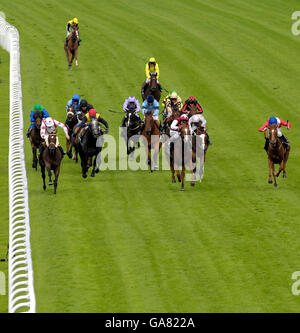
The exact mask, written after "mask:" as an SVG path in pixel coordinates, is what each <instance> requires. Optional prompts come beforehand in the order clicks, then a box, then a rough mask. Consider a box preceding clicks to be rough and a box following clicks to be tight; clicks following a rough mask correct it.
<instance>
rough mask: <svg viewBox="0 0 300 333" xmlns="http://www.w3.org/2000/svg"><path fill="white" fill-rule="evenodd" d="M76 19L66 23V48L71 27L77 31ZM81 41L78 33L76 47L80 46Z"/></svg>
mask: <svg viewBox="0 0 300 333" xmlns="http://www.w3.org/2000/svg"><path fill="white" fill-rule="evenodd" d="M78 23H79V21H78V18H76V17H74V18H73V20H70V21H69V22H68V23H67V26H66V30H67V37H66V46H68V40H69V36H70V35H71V33H72V31H73V27H74V26H77V29H78V30H79V26H78ZM80 42H81V39H80V38H79V33H78V46H79V45H80Z"/></svg>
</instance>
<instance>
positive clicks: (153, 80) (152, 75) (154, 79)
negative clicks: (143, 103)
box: [149, 73, 158, 91]
mask: <svg viewBox="0 0 300 333" xmlns="http://www.w3.org/2000/svg"><path fill="white" fill-rule="evenodd" d="M149 87H150V90H151V91H155V90H157V89H158V84H157V74H156V73H150V84H149Z"/></svg>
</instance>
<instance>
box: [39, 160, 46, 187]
mask: <svg viewBox="0 0 300 333" xmlns="http://www.w3.org/2000/svg"><path fill="white" fill-rule="evenodd" d="M40 167H41V173H42V178H43V189H44V191H45V190H46V182H45V178H46V175H45V165H44V162H40Z"/></svg>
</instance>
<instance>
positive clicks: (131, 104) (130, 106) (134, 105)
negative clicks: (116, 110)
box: [121, 96, 141, 127]
mask: <svg viewBox="0 0 300 333" xmlns="http://www.w3.org/2000/svg"><path fill="white" fill-rule="evenodd" d="M133 110H134V113H135V115H136V116H137V117H140V116H139V112H140V111H141V106H140V102H139V101H138V99H137V98H135V97H134V96H129V97H128V98H127V99H126V100H125V102H124V104H123V111H124V112H125V113H126V115H125V117H124V118H123V120H122V124H121V127H125V122H126V120H127V112H128V111H133Z"/></svg>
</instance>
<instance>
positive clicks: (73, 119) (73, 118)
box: [65, 105, 78, 158]
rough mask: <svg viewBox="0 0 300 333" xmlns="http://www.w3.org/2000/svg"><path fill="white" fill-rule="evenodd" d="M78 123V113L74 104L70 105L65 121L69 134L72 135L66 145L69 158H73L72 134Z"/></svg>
mask: <svg viewBox="0 0 300 333" xmlns="http://www.w3.org/2000/svg"><path fill="white" fill-rule="evenodd" d="M77 123H78V117H77V114H76V113H75V111H74V106H73V105H69V106H68V109H67V119H66V121H65V125H66V127H67V129H68V134H69V137H70V140H68V139H66V147H67V155H68V157H69V158H72V148H73V145H72V140H71V138H72V135H73V130H74V127H75V125H76V124H77Z"/></svg>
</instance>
